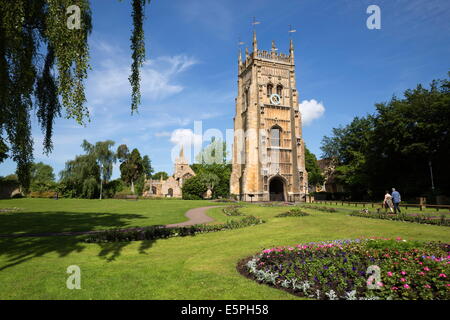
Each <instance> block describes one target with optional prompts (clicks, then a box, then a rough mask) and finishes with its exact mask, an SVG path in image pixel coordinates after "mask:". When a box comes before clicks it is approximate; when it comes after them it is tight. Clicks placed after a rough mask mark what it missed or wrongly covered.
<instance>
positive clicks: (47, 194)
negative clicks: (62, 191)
mask: <svg viewBox="0 0 450 320" xmlns="http://www.w3.org/2000/svg"><path fill="white" fill-rule="evenodd" d="M55 195H56V191H32V192H30V193H29V195H28V196H29V197H30V198H54V197H55Z"/></svg>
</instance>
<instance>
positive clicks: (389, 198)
mask: <svg viewBox="0 0 450 320" xmlns="http://www.w3.org/2000/svg"><path fill="white" fill-rule="evenodd" d="M383 204H384V212H386V211H387V209H388V208H389V210H390V211H391V213H393V212H394V204H393V203H392V196H391V195H390V194H389V191H387V190H386V194H385V195H384V201H383Z"/></svg>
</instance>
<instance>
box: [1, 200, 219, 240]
mask: <svg viewBox="0 0 450 320" xmlns="http://www.w3.org/2000/svg"><path fill="white" fill-rule="evenodd" d="M217 207H220V206H208V207H201V208H194V209H190V210H188V211H187V212H186V213H185V214H184V215H185V216H186V217H187V218H189V220H188V221H185V222H180V223H174V224H167V225H165V226H162V227H164V228H175V227H185V226H193V225H196V224H203V223H208V222H212V221H214V219H213V218H211V217H209V216H207V215H206V211H208V210H209V209H211V208H217ZM143 229H144V228H124V229H119V230H120V231H132V230H143ZM103 231H105V230H95V231H74V232H45V233H21V234H0V238H21V237H56V236H78V235H83V234H94V233H99V232H103Z"/></svg>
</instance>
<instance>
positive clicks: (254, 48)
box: [253, 30, 258, 53]
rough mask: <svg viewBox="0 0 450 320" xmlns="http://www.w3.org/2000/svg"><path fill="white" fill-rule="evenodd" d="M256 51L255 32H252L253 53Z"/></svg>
mask: <svg viewBox="0 0 450 320" xmlns="http://www.w3.org/2000/svg"><path fill="white" fill-rule="evenodd" d="M256 51H258V42H257V41H256V30H253V52H255V53H256Z"/></svg>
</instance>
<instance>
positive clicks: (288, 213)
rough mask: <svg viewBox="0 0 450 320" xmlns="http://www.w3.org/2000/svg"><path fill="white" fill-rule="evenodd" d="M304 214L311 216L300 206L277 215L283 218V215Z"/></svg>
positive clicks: (301, 215)
mask: <svg viewBox="0 0 450 320" xmlns="http://www.w3.org/2000/svg"><path fill="white" fill-rule="evenodd" d="M304 216H309V214H307V213H306V212H304V211H302V210H300V209H299V208H295V209H291V210H289V211H288V212H283V213H280V214H277V215H276V216H275V217H277V218H282V217H304Z"/></svg>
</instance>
